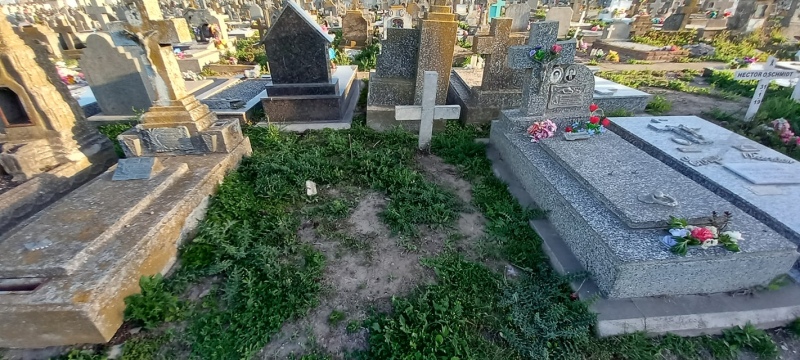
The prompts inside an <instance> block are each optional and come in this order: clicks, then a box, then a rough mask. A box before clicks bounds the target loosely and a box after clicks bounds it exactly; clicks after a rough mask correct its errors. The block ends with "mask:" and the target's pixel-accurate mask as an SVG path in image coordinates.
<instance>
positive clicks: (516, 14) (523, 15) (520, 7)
mask: <svg viewBox="0 0 800 360" xmlns="http://www.w3.org/2000/svg"><path fill="white" fill-rule="evenodd" d="M505 17H507V18H510V19H511V31H512V32H525V31H528V24H530V22H531V20H530V19H531V7H530V5H528V3H516V4H511V5H508V6H507V7H506V14H505Z"/></svg>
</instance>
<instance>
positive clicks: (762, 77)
mask: <svg viewBox="0 0 800 360" xmlns="http://www.w3.org/2000/svg"><path fill="white" fill-rule="evenodd" d="M776 61H777V60H776V59H775V58H774V57H772V56H770V57H769V58H768V59H767V63H766V64H765V65H764V68H763V69H762V70H752V69H747V70H736V72H734V75H733V79H734V80H758V85H757V86H756V91H755V93H753V99H752V100H750V107H748V108H747V113H746V114H745V115H744V120H745V121H750V120H753V118H754V117H755V116H756V113H757V112H758V108H759V107H760V106H761V102H762V101H763V100H764V93H766V92H767V89H768V88H769V83H770V82H772V80H775V79H792V78H795V77H797V73H796V72H795V71H794V70H776V69H775V62H776Z"/></svg>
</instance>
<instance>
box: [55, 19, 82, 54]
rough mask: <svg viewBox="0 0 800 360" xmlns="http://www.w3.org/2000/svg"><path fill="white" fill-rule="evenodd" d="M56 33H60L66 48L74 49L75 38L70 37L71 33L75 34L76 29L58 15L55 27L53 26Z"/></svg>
mask: <svg viewBox="0 0 800 360" xmlns="http://www.w3.org/2000/svg"><path fill="white" fill-rule="evenodd" d="M53 31H55V32H56V33H57V34H59V35H61V38H62V39H64V43H65V44H66V45H67V50H74V49H75V40H74V39H73V38H72V34H75V33H76V32H77V31H76V30H75V27H73V26H72V24H70V23H69V21H67V19H65V18H64V17H62V16H59V17H58V18H57V19H56V27H54V28H53Z"/></svg>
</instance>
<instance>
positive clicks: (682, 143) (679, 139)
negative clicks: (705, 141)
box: [670, 138, 692, 145]
mask: <svg viewBox="0 0 800 360" xmlns="http://www.w3.org/2000/svg"><path fill="white" fill-rule="evenodd" d="M670 140H672V141H673V142H675V143H677V144H681V145H691V144H692V142H691V141H689V140H686V139H681V138H670Z"/></svg>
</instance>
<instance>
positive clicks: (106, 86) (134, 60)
mask: <svg viewBox="0 0 800 360" xmlns="http://www.w3.org/2000/svg"><path fill="white" fill-rule="evenodd" d="M80 65H81V70H83V72H84V74H85V76H86V81H87V82H88V83H89V86H90V87H91V89H92V93H93V94H94V96H95V98H96V99H97V104H98V105H99V106H100V111H101V112H102V113H103V115H105V116H133V115H135V114H136V112H140V111H146V110H148V109H149V108H150V105H151V104H152V103H153V101H154V100H156V92H155V88H154V87H153V83H152V81H151V80H150V76H151V74H148V71H150V69H149V68H148V67H149V65H150V64H149V62H148V60H147V57H146V56H145V53H144V51H143V50H142V48H141V47H140V46H139V44H137V43H136V42H135V41H134V40H132V39H129V38H127V37H126V36H124V35H122V34H120V33H115V34H113V35H111V34H107V33H96V34H92V35H89V37H88V38H87V39H86V49H85V50H84V56H83V57H81V60H80Z"/></svg>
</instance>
